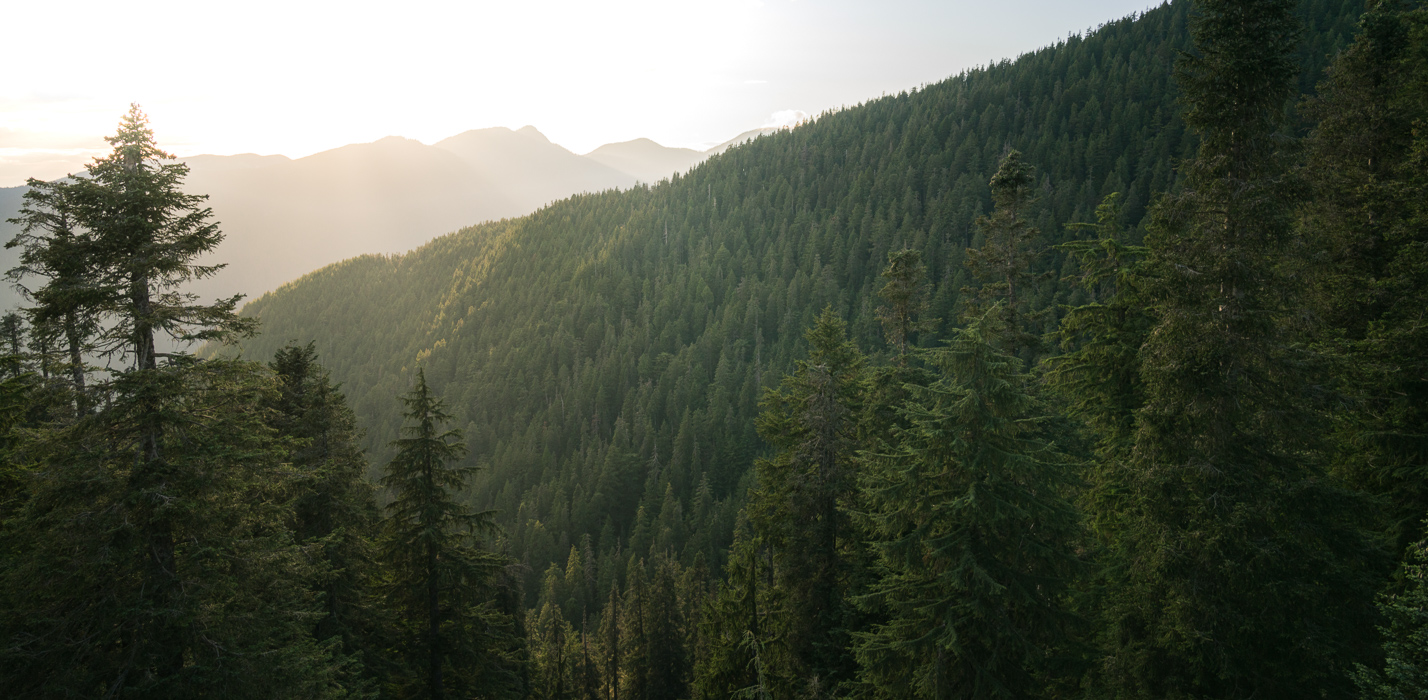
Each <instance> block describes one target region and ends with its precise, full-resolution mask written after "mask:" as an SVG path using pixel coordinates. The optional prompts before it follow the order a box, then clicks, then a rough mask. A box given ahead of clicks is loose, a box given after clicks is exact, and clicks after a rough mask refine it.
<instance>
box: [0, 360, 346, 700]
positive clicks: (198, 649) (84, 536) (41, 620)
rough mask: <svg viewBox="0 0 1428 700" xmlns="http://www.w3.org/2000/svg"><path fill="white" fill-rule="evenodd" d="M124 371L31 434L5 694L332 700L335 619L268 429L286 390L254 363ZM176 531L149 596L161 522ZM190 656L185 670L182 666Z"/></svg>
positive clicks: (14, 545) (10, 599) (7, 586)
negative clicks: (67, 416) (314, 579)
mask: <svg viewBox="0 0 1428 700" xmlns="http://www.w3.org/2000/svg"><path fill="white" fill-rule="evenodd" d="M131 381H135V380H134V378H132V377H122V378H121V379H120V380H119V383H120V386H119V387H117V390H116V391H115V393H114V400H113V402H112V403H111V404H110V405H109V406H107V407H106V408H105V409H104V410H102V411H99V412H98V413H97V414H95V415H93V416H90V417H86V418H84V419H82V420H80V421H78V422H74V423H71V424H69V425H63V426H60V427H56V428H54V429H51V430H47V431H44V432H42V433H40V434H39V435H38V436H36V438H35V439H34V440H33V441H29V442H27V443H26V444H25V446H24V447H23V448H22V449H23V452H24V454H23V458H24V463H27V464H29V465H32V466H31V468H30V476H29V478H27V479H26V480H25V483H26V485H27V486H28V488H29V490H30V492H31V495H30V498H28V499H27V500H26V502H25V504H24V506H23V508H22V510H21V511H20V512H19V513H18V514H17V516H16V517H15V518H14V519H12V520H11V521H9V522H8V523H7V527H6V529H5V532H4V536H5V539H6V543H5V546H4V547H3V548H2V549H3V550H4V551H6V552H7V553H8V555H9V556H8V557H7V560H6V566H5V567H3V573H0V576H3V583H0V590H3V591H4V593H3V601H2V602H3V605H0V610H3V611H4V613H3V614H4V618H3V621H0V622H3V627H4V632H5V638H6V639H7V643H6V645H5V647H4V650H3V653H0V665H3V669H0V678H3V679H4V680H3V682H0V687H3V689H4V693H5V695H6V696H7V697H64V696H71V695H72V696H94V695H99V696H103V695H106V694H107V695H110V696H111V697H134V698H170V697H171V698H188V697H206V696H210V695H215V694H221V695H222V696H223V697H253V698H271V697H293V698H307V697H329V696H331V697H336V696H337V693H338V688H337V686H336V684H335V683H334V680H335V678H336V676H337V673H338V671H339V666H340V664H339V662H338V661H336V660H335V659H334V657H333V655H332V649H330V648H329V647H328V646H327V645H321V644H318V643H317V642H316V641H314V640H313V639H312V638H311V636H310V635H309V634H308V632H309V630H311V628H312V626H313V625H315V624H317V622H318V620H319V619H320V618H321V616H322V614H321V611H320V605H319V601H318V600H317V598H316V596H314V595H313V594H312V593H311V591H310V590H309V588H308V581H309V578H310V576H311V575H312V573H313V570H312V567H311V564H310V557H309V552H308V551H307V550H306V549H305V548H302V547H299V546H297V545H295V543H294V542H293V540H292V538H291V535H290V534H289V531H288V530H287V528H286V525H287V522H288V521H289V519H290V518H291V515H292V513H291V510H290V509H289V508H288V506H287V504H288V502H289V501H288V499H287V498H286V497H285V494H284V491H285V490H286V489H287V488H288V487H289V486H290V485H291V484H292V483H293V482H294V481H295V475H294V473H293V472H292V470H291V469H290V468H288V467H286V466H284V465H282V463H281V459H280V457H281V453H280V443H278V442H277V441H276V440H275V436H274V435H273V432H272V431H271V430H270V429H269V428H268V427H267V426H266V425H264V423H263V417H264V415H265V409H264V404H266V403H267V402H268V401H270V400H271V399H272V395H273V392H274V386H273V384H272V382H271V380H270V379H269V378H268V377H267V376H266V375H265V373H264V372H262V371H261V369H260V368H258V367H255V366H253V365H250V364H247V363H234V362H224V361H215V362H203V363H194V362H186V363H182V364H178V365H176V366H170V367H165V368H161V369H159V370H154V371H152V372H151V373H149V374H147V375H146V376H145V377H144V379H143V380H142V381H143V382H144V384H145V387H144V388H145V389H152V390H154V395H155V396H157V397H161V398H158V399H157V404H156V403H155V399H153V398H151V397H150V396H149V395H147V394H145V393H141V392H139V391H135V390H134V389H133V388H132V387H130V386H125V385H124V384H125V383H126V382H131ZM154 410H158V411H160V412H161V414H162V415H163V417H164V419H165V425H166V427H167V430H166V431H165V432H164V433H163V436H162V438H161V443H160V445H159V447H160V449H161V450H162V451H163V453H164V454H165V456H166V459H165V462H164V465H165V472H164V476H165V478H164V481H163V483H162V491H161V494H162V499H160V500H158V501H157V503H156V501H155V500H154V499H152V498H151V497H149V494H151V493H155V492H156V491H157V489H154V488H153V487H150V488H147V489H143V490H140V489H139V488H136V483H135V482H136V481H138V479H139V477H140V474H141V471H142V470H143V469H144V467H146V466H148V465H145V464H144V463H143V462H142V461H139V460H137V459H136V458H135V457H136V453H138V450H139V447H140V444H141V438H142V434H141V433H140V431H139V430H138V429H136V427H135V426H136V424H141V423H142V417H143V415H144V414H146V413H149V412H151V411H154ZM156 521H157V522H163V523H164V524H165V526H166V532H167V533H168V534H169V535H170V537H171V538H172V539H171V541H172V542H173V543H174V546H173V549H172V551H171V553H170V555H169V556H170V558H169V559H168V566H169V568H168V569H167V570H166V572H165V573H166V574H167V575H168V578H167V579H166V580H163V581H162V582H161V583H162V584H163V587H162V589H161V592H160V593H159V594H156V593H155V592H154V591H153V588H154V584H155V577H154V574H153V572H152V568H151V567H152V563H151V562H152V556H153V555H152V543H153V539H152V536H151V535H149V532H151V530H147V529H146V526H148V527H150V528H151V527H152V525H151V523H154V522H156ZM174 657H178V658H179V659H181V661H180V663H179V665H178V666H177V667H172V666H169V665H168V664H169V663H170V659H173V658H174Z"/></svg>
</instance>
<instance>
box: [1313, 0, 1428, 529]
mask: <svg viewBox="0 0 1428 700" xmlns="http://www.w3.org/2000/svg"><path fill="white" fill-rule="evenodd" d="M1425 40H1428V9H1425V8H1423V7H1422V5H1421V4H1417V6H1416V7H1415V6H1414V4H1412V3H1401V2H1395V1H1386V2H1375V3H1372V6H1371V7H1370V9H1369V11H1368V12H1367V13H1366V14H1365V15H1364V16H1363V17H1362V19H1361V20H1360V34H1359V36H1358V38H1357V39H1356V40H1355V42H1354V44H1353V45H1351V46H1350V47H1349V48H1348V49H1347V50H1346V51H1344V52H1343V53H1342V54H1341V55H1340V56H1339V57H1338V58H1337V59H1336V60H1335V62H1334V64H1333V65H1332V67H1331V68H1330V70H1329V72H1328V75H1327V76H1326V78H1325V80H1324V82H1323V83H1322V84H1321V85H1320V89H1319V93H1318V96H1317V97H1316V98H1315V99H1313V100H1310V101H1308V102H1307V104H1306V107H1307V108H1308V109H1307V111H1309V112H1310V113H1311V114H1312V115H1313V116H1315V117H1317V118H1318V124H1317V126H1316V127H1315V129H1314V131H1313V132H1312V133H1311V134H1310V137H1309V138H1308V139H1307V142H1306V144H1305V145H1306V148H1305V151H1306V165H1305V167H1304V168H1303V171H1304V173H1305V175H1306V177H1307V179H1308V182H1309V186H1310V192H1311V193H1312V196H1311V198H1310V201H1309V202H1308V203H1307V206H1306V207H1305V214H1304V217H1303V218H1302V220H1301V221H1300V224H1301V229H1302V231H1303V232H1304V238H1305V239H1306V240H1307V243H1308V247H1309V249H1310V250H1311V251H1312V252H1313V255H1312V256H1311V257H1309V258H1308V259H1307V260H1305V261H1304V263H1303V264H1302V265H1301V266H1300V268H1301V269H1302V274H1303V275H1304V276H1305V277H1307V278H1308V279H1310V280H1311V290H1310V294H1309V295H1308V300H1309V302H1310V306H1311V308H1312V309H1313V310H1314V311H1315V314H1316V321H1317V322H1318V324H1319V337H1320V338H1321V339H1322V341H1321V347H1323V348H1324V349H1325V350H1327V351H1328V352H1329V353H1330V355H1331V356H1332V357H1333V358H1335V360H1336V361H1337V366H1336V369H1337V370H1338V372H1337V374H1338V377H1337V381H1336V382H1335V383H1336V385H1337V389H1338V392H1339V394H1340V396H1341V401H1342V405H1343V406H1344V408H1343V409H1342V410H1338V411H1335V413H1334V416H1335V418H1336V421H1335V425H1334V440H1333V442H1334V444H1335V445H1336V446H1337V449H1336V454H1335V458H1334V472H1335V473H1336V475H1338V476H1340V477H1341V478H1343V479H1344V480H1345V481H1346V482H1348V483H1350V484H1352V485H1353V486H1354V487H1356V488H1359V489H1362V490H1364V491H1367V492H1369V493H1371V494H1374V495H1375V496H1378V497H1379V498H1382V499H1384V500H1385V501H1387V503H1388V507H1387V509H1386V512H1385V513H1384V515H1385V517H1386V523H1385V525H1384V527H1385V529H1386V530H1387V531H1388V532H1389V535H1390V536H1391V537H1392V538H1393V541H1394V545H1395V550H1396V551H1402V550H1403V549H1404V548H1405V547H1407V546H1408V544H1409V543H1410V542H1412V541H1413V540H1414V539H1416V538H1417V537H1418V536H1419V530H1420V524H1421V522H1422V520H1423V518H1424V517H1428V488H1425V480H1424V478H1423V477H1424V476H1425V474H1428V438H1425V433H1424V431H1423V430H1421V429H1419V428H1418V427H1415V426H1422V425H1425V424H1426V423H1428V413H1425V410H1428V409H1426V408H1425V407H1428V358H1425V355H1424V353H1423V352H1422V348H1423V347H1425V346H1428V332H1425V330H1424V329H1425V324H1424V322H1423V309H1424V308H1425V307H1428V292H1425V290H1428V256H1425V254H1424V252H1423V251H1424V246H1425V245H1428V213H1425V207H1424V204H1423V202H1424V200H1425V197H1428V176H1425V175H1424V173H1425V167H1426V166H1428V136H1425V132H1424V128H1423V127H1424V124H1425V120H1428V56H1425V55H1424V54H1423V52H1422V51H1421V50H1419V48H1420V47H1421V46H1423V42H1424V41H1425Z"/></svg>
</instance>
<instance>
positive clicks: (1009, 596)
mask: <svg viewBox="0 0 1428 700" xmlns="http://www.w3.org/2000/svg"><path fill="white" fill-rule="evenodd" d="M996 319H997V317H996V309H991V310H989V311H988V313H987V315H986V316H985V317H983V318H982V319H980V320H979V321H978V322H977V323H976V324H974V325H973V326H972V327H970V328H968V329H965V330H960V331H958V332H957V335H956V336H955V337H954V339H953V340H952V341H951V343H950V345H949V346H948V347H946V348H944V349H939V350H935V351H931V352H930V360H931V363H932V364H933V365H934V366H935V367H937V368H938V369H939V370H940V372H941V376H940V377H939V378H938V379H937V381H936V382H934V383H933V384H932V385H931V386H928V387H917V388H914V389H913V390H912V391H913V400H912V402H911V403H910V404H909V405H908V406H907V407H906V409H905V411H906V414H907V418H908V420H909V422H910V424H911V428H909V429H908V430H906V431H903V432H902V433H901V434H900V435H899V436H898V437H899V439H898V442H897V443H896V444H894V445H888V446H885V447H884V448H882V449H880V450H879V451H878V452H876V453H874V454H871V455H869V456H868V459H869V460H870V464H869V466H868V467H867V470H866V471H865V473H864V478H863V491H864V499H865V501H866V507H867V509H868V510H867V512H866V513H865V514H864V515H863V516H862V518H861V519H862V521H863V526H864V529H865V531H866V532H867V533H868V535H867V536H868V537H869V539H870V540H871V546H872V547H873V549H874V550H875V551H876V552H877V554H878V562H877V567H878V568H877V571H878V574H879V578H878V580H877V581H876V582H875V583H874V584H873V585H872V589H871V591H870V592H869V593H868V594H866V596H864V598H863V599H862V600H863V601H864V604H865V605H869V606H876V607H878V608H879V609H881V610H882V611H884V614H886V615H887V619H886V620H884V621H881V622H879V623H876V624H874V626H873V628H872V630H871V631H870V632H867V633H864V634H860V635H859V636H858V640H857V657H858V662H859V676H860V681H861V682H862V684H863V686H864V689H865V690H866V691H868V692H870V693H871V694H872V695H873V696H874V697H917V698H951V697H966V698H1002V697H1005V698H1014V697H1027V696H1029V695H1032V694H1035V693H1037V692H1039V689H1040V687H1041V683H1042V682H1044V680H1045V677H1046V675H1047V673H1048V669H1049V664H1048V656H1049V655H1050V653H1051V652H1052V651H1053V650H1055V649H1056V648H1057V647H1058V645H1060V644H1061V643H1063V641H1064V636H1065V632H1064V627H1065V624H1066V622H1067V619H1068V617H1067V614H1066V613H1065V612H1064V611H1063V610H1062V608H1061V606H1062V601H1061V600H1060V594H1061V592H1062V591H1064V590H1065V589H1066V586H1067V583H1068V582H1069V581H1070V579H1071V577H1072V575H1073V574H1074V571H1075V557H1074V556H1073V553H1072V544H1073V538H1074V537H1075V534H1076V523H1075V513H1074V511H1073V510H1072V508H1071V507H1070V505H1069V504H1068V503H1067V502H1066V501H1065V500H1064V496H1063V495H1062V494H1063V493H1064V489H1065V484H1066V483H1067V475H1066V474H1065V463H1064V462H1065V460H1064V458H1063V457H1061V456H1060V455H1059V454H1058V453H1057V451H1056V449H1055V447H1054V446H1053V445H1050V444H1048V443H1047V442H1046V441H1045V440H1044V438H1043V437H1042V434H1043V433H1044V428H1043V426H1042V423H1043V422H1044V420H1045V417H1044V414H1043V413H1042V409H1041V407H1040V406H1038V404H1037V402H1036V401H1035V400H1034V399H1033V398H1032V397H1031V395H1030V394H1029V393H1028V392H1027V388H1026V381H1027V379H1026V375H1024V374H1022V373H1021V372H1020V371H1019V368H1018V364H1019V362H1020V361H1019V360H1017V359H1015V358H1013V357H1011V356H1009V355H1007V354H1005V353H1004V352H1002V351H999V350H997V349H995V348H994V347H993V346H992V344H991V341H992V338H994V337H995V334H996V333H998V332H1000V331H1001V330H1002V326H1001V324H1000V322H999V320H996Z"/></svg>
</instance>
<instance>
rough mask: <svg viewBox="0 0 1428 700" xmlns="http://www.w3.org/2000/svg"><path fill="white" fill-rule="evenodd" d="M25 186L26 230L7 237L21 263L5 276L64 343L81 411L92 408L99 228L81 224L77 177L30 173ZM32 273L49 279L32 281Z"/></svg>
mask: <svg viewBox="0 0 1428 700" xmlns="http://www.w3.org/2000/svg"><path fill="white" fill-rule="evenodd" d="M26 186H27V188H28V189H27V190H26V192H25V194H24V206H22V207H21V208H20V212H19V214H20V216H19V217H17V218H15V219H11V223H14V224H17V225H19V226H20V227H21V230H20V232H19V234H17V235H16V236H15V238H14V239H12V240H10V241H7V242H6V243H5V247H6V248H20V264H19V265H18V266H17V267H15V268H14V269H11V270H9V271H7V272H6V275H5V276H6V278H7V279H9V280H11V281H13V282H15V284H16V285H17V286H18V287H19V288H20V290H21V292H22V293H23V294H24V296H25V297H26V298H27V299H28V300H29V301H31V302H32V303H34V306H33V307H31V308H30V309H29V314H30V317H31V320H32V323H34V324H35V326H36V328H37V330H39V332H40V333H42V334H43V335H45V336H46V337H51V336H53V337H56V339H57V340H60V341H61V342H62V343H63V345H64V349H65V351H66V357H65V360H66V362H65V364H66V365H67V369H68V370H69V372H68V374H69V380H70V384H71V387H72V388H73V389H74V396H75V402H76V408H77V410H78V412H79V413H81V414H82V413H85V412H87V411H88V408H89V407H88V397H87V396H86V391H85V382H86V380H85V366H84V355H85V353H86V352H89V351H90V350H91V349H92V343H93V339H94V337H95V335H96V334H97V333H98V331H99V318H100V314H101V313H102V308H103V307H102V306H101V303H100V302H101V300H102V293H101V287H100V284H99V279H98V276H97V274H96V273H97V269H96V268H97V266H98V264H99V261H95V260H94V259H93V254H92V252H91V250H92V247H93V245H94V243H95V241H94V236H93V234H94V232H92V231H89V230H87V229H82V228H77V225H78V222H77V220H76V218H77V211H76V209H75V206H76V202H75V201H74V189H73V187H72V183H69V182H65V181H63V180H60V181H55V182H44V181H41V180H36V179H34V178H31V179H30V180H28V181H27V182H26ZM30 277H39V278H41V279H43V280H44V282H43V284H41V285H39V286H38V287H35V288H31V287H27V286H25V283H26V282H27V278H30Z"/></svg>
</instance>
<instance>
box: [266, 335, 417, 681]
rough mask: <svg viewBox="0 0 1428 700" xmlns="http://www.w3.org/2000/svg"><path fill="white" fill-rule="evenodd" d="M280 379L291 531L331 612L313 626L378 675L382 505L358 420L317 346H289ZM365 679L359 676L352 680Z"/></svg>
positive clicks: (275, 364) (384, 638)
mask: <svg viewBox="0 0 1428 700" xmlns="http://www.w3.org/2000/svg"><path fill="white" fill-rule="evenodd" d="M268 366H269V368H271V369H272V371H273V372H274V374H275V375H276V377H277V380H278V389H277V392H276V394H275V395H274V397H273V398H274V400H273V401H272V402H271V404H270V412H269V413H268V416H269V424H270V425H271V426H272V427H273V429H274V430H276V431H277V433H278V434H279V435H281V436H283V437H285V438H288V439H289V442H288V443H287V444H288V445H289V448H288V452H287V455H286V461H287V462H288V463H289V464H291V465H292V467H293V469H294V470H295V472H296V474H295V483H294V490H295V492H296V493H295V494H294V495H293V523H292V526H291V527H292V532H293V535H294V537H295V538H296V540H297V541H298V542H299V543H301V544H304V545H307V546H309V547H310V548H312V549H313V550H314V551H315V553H316V554H317V556H318V561H319V562H320V564H319V566H320V569H319V572H318V575H317V580H316V581H314V586H315V588H316V590H317V591H318V592H320V593H321V595H322V601H323V605H324V609H325V612H326V614H325V615H324V616H323V618H322V619H321V620H319V621H318V622H317V624H316V626H315V628H314V632H313V634H314V636H315V637H316V638H317V639H318V640H329V639H334V638H335V639H337V640H339V641H340V642H341V649H342V650H343V651H344V652H345V653H346V654H350V655H354V656H355V657H356V658H357V659H358V660H360V663H357V664H353V668H354V669H355V670H358V671H362V672H364V674H365V675H366V676H367V677H368V678H371V679H375V678H378V677H380V676H381V675H384V674H382V673H380V672H381V671H383V670H390V669H389V668H388V669H384V666H386V663H385V661H384V659H383V656H384V655H383V654H382V650H383V649H384V648H385V646H386V645H387V644H389V643H390V641H391V640H390V639H389V638H388V637H389V629H388V627H389V625H388V621H387V620H385V619H384V617H385V616H384V615H383V611H382V610H381V606H379V605H377V604H376V602H375V600H374V598H375V595H376V590H375V586H376V578H377V570H376V569H377V564H376V553H375V551H374V549H373V545H372V539H373V538H374V537H375V536H376V534H377V523H378V515H377V504H376V498H375V494H374V492H373V488H372V485H371V484H370V483H368V482H367V480H366V477H365V474H366V471H367V459H366V457H365V455H363V453H362V450H361V448H360V447H358V446H357V440H358V438H359V435H358V432H357V428H356V419H355V418H354V417H353V415H352V410H351V409H349V408H348V407H347V403H346V400H345V399H344V398H343V396H342V394H341V392H339V391H338V389H337V387H335V386H333V384H332V381H331V380H330V379H329V378H328V375H327V371H326V370H325V369H323V367H322V366H321V365H319V364H318V363H317V351H316V350H314V349H313V346H312V344H308V345H307V346H305V347H297V346H294V345H289V346H288V347H285V348H283V349H282V350H279V351H278V353H277V354H276V355H275V356H274V357H273V360H272V362H270V363H269V365H268ZM350 683H352V684H359V683H358V682H357V681H356V679H352V680H351V681H350Z"/></svg>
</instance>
